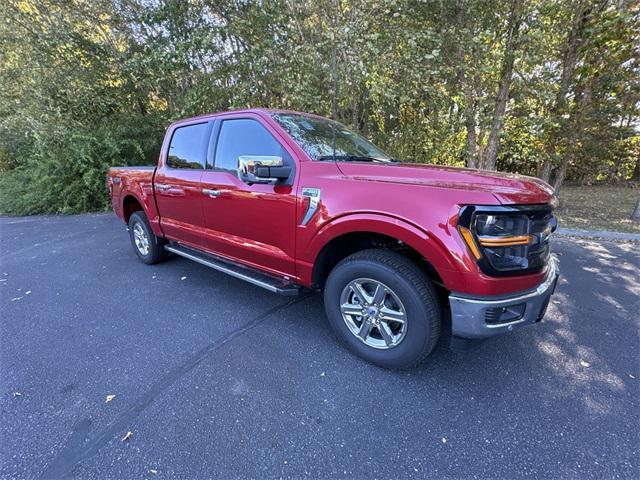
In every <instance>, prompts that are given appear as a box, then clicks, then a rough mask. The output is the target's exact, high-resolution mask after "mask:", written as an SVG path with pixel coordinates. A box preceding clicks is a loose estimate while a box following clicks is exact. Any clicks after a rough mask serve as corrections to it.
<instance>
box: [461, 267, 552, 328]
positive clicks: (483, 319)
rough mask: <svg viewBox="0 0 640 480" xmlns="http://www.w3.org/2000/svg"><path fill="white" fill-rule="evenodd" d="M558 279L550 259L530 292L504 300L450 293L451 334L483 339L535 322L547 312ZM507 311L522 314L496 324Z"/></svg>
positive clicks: (501, 297) (503, 298) (502, 297)
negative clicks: (543, 275)
mask: <svg viewBox="0 0 640 480" xmlns="http://www.w3.org/2000/svg"><path fill="white" fill-rule="evenodd" d="M558 276H559V270H558V265H557V261H556V260H555V259H554V258H553V257H552V258H551V261H550V263H549V268H548V271H547V275H546V276H545V278H544V280H543V281H542V283H541V284H540V285H538V286H537V287H536V288H535V289H534V290H528V291H525V292H519V293H517V294H515V295H510V296H508V297H505V296H500V297H469V296H466V295H462V294H456V293H452V294H451V295H449V304H450V306H451V334H452V335H453V336H454V337H459V338H466V339H483V338H488V337H492V336H494V335H499V334H501V333H506V332H510V331H512V330H514V329H516V328H519V327H523V326H525V325H530V324H532V323H536V322H539V321H540V320H542V317H543V316H544V314H545V312H546V310H547V305H548V304H549V299H550V298H551V295H552V294H553V292H554V290H555V288H556V282H557V281H558ZM507 309H509V310H515V311H522V314H521V315H520V316H519V317H517V318H512V319H509V320H507V321H504V322H503V323H500V322H499V318H498V319H497V317H498V316H499V315H500V313H501V312H504V311H507Z"/></svg>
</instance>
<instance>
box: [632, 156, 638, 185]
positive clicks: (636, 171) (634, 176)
mask: <svg viewBox="0 0 640 480" xmlns="http://www.w3.org/2000/svg"><path fill="white" fill-rule="evenodd" d="M631 179H632V180H640V158H636V166H635V167H634V168H633V175H631Z"/></svg>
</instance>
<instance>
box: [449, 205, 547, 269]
mask: <svg viewBox="0 0 640 480" xmlns="http://www.w3.org/2000/svg"><path fill="white" fill-rule="evenodd" d="M555 226H556V221H555V217H554V216H553V215H552V213H551V207H549V206H547V205H543V206H539V205H538V206H532V207H528V206H523V207H475V206H467V207H464V208H463V209H462V210H461V211H460V216H459V221H458V228H459V230H460V234H461V235H462V237H463V238H464V240H465V243H466V244H467V246H468V247H469V249H470V250H471V252H472V254H473V256H474V257H475V258H476V260H477V261H478V264H479V265H480V267H481V269H482V270H483V272H485V273H486V274H488V275H493V276H499V275H509V274H511V275H514V274H522V273H527V272H530V271H534V270H539V269H541V268H542V267H544V265H545V264H546V262H547V259H548V256H549V242H548V239H549V235H550V233H551V232H552V231H553V230H555Z"/></svg>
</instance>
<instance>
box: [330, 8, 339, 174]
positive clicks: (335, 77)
mask: <svg viewBox="0 0 640 480" xmlns="http://www.w3.org/2000/svg"><path fill="white" fill-rule="evenodd" d="M331 24H332V25H331V26H332V27H333V25H334V24H333V20H332V21H331ZM331 30H332V32H331V33H332V35H331V36H332V37H333V49H332V51H331V70H332V76H333V98H332V99H331V119H332V120H333V124H332V126H333V161H334V162H335V161H336V109H337V107H336V97H337V96H338V68H337V62H336V36H335V35H336V32H335V28H332V29H331Z"/></svg>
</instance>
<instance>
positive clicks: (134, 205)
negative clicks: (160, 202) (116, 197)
mask: <svg viewBox="0 0 640 480" xmlns="http://www.w3.org/2000/svg"><path fill="white" fill-rule="evenodd" d="M140 210H142V211H143V212H144V213H145V215H146V214H147V212H146V211H145V209H144V203H143V202H142V201H140V199H139V198H138V197H137V196H136V195H134V194H133V193H131V192H128V193H126V194H125V195H124V196H123V197H122V218H123V220H124V222H125V223H129V219H130V218H131V215H133V213H135V212H138V211H140ZM147 217H148V215H147Z"/></svg>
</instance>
